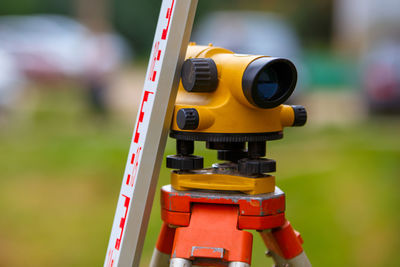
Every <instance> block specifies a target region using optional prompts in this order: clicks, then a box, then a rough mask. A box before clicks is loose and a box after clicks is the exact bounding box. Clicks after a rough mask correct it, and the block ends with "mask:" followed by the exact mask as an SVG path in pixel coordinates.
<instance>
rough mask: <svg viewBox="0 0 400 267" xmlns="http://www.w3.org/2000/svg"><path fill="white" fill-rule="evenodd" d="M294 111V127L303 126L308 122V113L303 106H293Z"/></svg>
mask: <svg viewBox="0 0 400 267" xmlns="http://www.w3.org/2000/svg"><path fill="white" fill-rule="evenodd" d="M292 108H293V111H294V121H293V126H303V125H304V124H306V122H307V111H306V109H305V108H304V107H303V106H292Z"/></svg>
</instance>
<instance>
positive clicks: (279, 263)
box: [269, 251, 311, 267]
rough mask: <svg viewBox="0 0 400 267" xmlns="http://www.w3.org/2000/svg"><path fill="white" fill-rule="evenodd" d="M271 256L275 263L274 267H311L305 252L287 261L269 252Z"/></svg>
mask: <svg viewBox="0 0 400 267" xmlns="http://www.w3.org/2000/svg"><path fill="white" fill-rule="evenodd" d="M269 254H270V255H271V257H272V259H273V260H274V262H275V266H274V267H311V263H310V261H309V260H308V258H307V255H306V253H305V252H304V251H303V252H302V253H300V254H299V255H297V256H296V257H294V258H292V259H285V258H283V257H281V256H279V255H278V254H277V253H275V252H272V251H269Z"/></svg>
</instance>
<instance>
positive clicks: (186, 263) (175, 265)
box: [169, 258, 192, 267]
mask: <svg viewBox="0 0 400 267" xmlns="http://www.w3.org/2000/svg"><path fill="white" fill-rule="evenodd" d="M169 267H192V262H191V261H190V260H187V259H181V258H173V259H171V262H170V264H169Z"/></svg>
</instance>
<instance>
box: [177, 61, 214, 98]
mask: <svg viewBox="0 0 400 267" xmlns="http://www.w3.org/2000/svg"><path fill="white" fill-rule="evenodd" d="M181 76H182V84H183V88H185V90H186V91H188V92H212V91H215V89H217V86H218V71H217V66H216V65H215V62H214V60H212V59H211V58H190V59H187V60H186V61H185V62H184V63H183V66H182V73H181Z"/></svg>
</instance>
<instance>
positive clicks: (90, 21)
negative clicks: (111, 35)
mask: <svg viewBox="0 0 400 267" xmlns="http://www.w3.org/2000/svg"><path fill="white" fill-rule="evenodd" d="M75 13H76V16H77V18H78V20H79V21H80V22H82V23H83V24H84V25H85V26H86V27H88V28H89V29H91V30H92V31H93V32H107V31H110V28H111V27H110V24H111V21H110V13H111V12H110V1H109V0H75Z"/></svg>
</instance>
